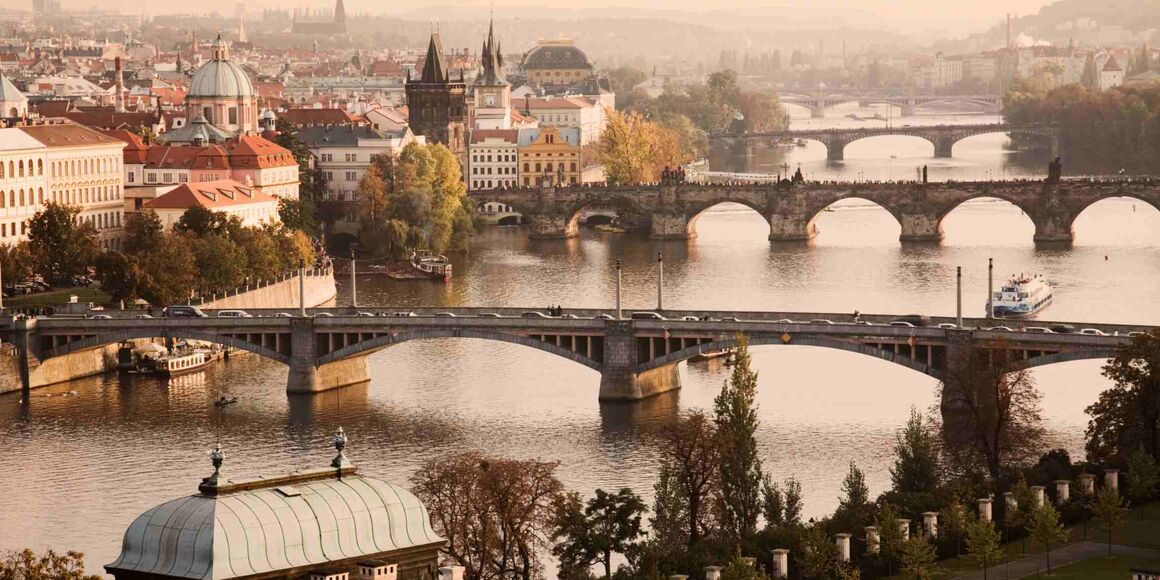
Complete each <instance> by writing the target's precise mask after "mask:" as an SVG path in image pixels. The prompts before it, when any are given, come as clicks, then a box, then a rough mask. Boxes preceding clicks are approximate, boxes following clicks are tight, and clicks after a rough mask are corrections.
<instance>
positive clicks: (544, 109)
mask: <svg viewBox="0 0 1160 580" xmlns="http://www.w3.org/2000/svg"><path fill="white" fill-rule="evenodd" d="M516 104H517V105H519V104H520V103H518V102H517V103H516ZM523 105H524V114H526V115H530V116H531V117H534V118H535V119H536V121H537V122H538V123H539V126H540V127H559V128H568V127H575V128H578V129H580V144H581V145H587V144H589V143H595V142H597V141H599V140H600V134H601V133H603V132H604V125H605V124H606V118H605V116H604V106H602V105H601V103H600V102H598V101H596V100H594V99H590V98H588V97H546V98H534V97H526V98H525V99H524V102H523Z"/></svg>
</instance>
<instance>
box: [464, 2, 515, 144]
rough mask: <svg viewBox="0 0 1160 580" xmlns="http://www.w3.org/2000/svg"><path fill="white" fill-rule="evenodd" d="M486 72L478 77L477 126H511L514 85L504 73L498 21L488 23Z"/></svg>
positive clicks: (485, 53) (483, 53) (485, 47)
mask: <svg viewBox="0 0 1160 580" xmlns="http://www.w3.org/2000/svg"><path fill="white" fill-rule="evenodd" d="M480 54H481V55H482V59H481V60H482V62H481V64H482V69H483V72H482V73H481V74H480V75H479V76H478V77H477V78H476V79H475V86H474V87H473V96H474V99H475V128H476V129H511V127H512V103H511V101H512V85H511V83H509V82H508V81H507V79H505V78H504V75H503V54H502V52H501V51H500V46H499V43H498V42H496V40H495V23H494V21H493V22H491V23H489V24H488V27H487V42H485V43H484V44H483V51H482V52H481V53H480Z"/></svg>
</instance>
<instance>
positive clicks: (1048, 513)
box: [1026, 501, 1068, 574]
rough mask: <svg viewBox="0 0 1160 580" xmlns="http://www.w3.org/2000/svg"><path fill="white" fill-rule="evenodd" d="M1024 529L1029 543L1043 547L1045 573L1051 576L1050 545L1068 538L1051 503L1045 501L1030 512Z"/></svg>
mask: <svg viewBox="0 0 1160 580" xmlns="http://www.w3.org/2000/svg"><path fill="white" fill-rule="evenodd" d="M1026 527H1027V534H1028V535H1029V536H1030V537H1031V542H1032V543H1035V544H1042V545H1043V548H1044V550H1045V551H1046V557H1047V573H1048V574H1051V545H1052V544H1058V543H1060V542H1063V541H1065V540H1067V538H1068V534H1067V530H1066V529H1064V527H1063V524H1061V523H1060V522H1059V512H1058V511H1056V509H1055V506H1053V505H1051V502H1046V501H1045V502H1043V503H1042V504H1041V505H1039V506H1038V507H1036V508H1035V509H1034V510H1033V511H1032V512H1031V518H1030V519H1029V520H1028V521H1027V526H1026Z"/></svg>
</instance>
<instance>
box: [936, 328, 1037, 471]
mask: <svg viewBox="0 0 1160 580" xmlns="http://www.w3.org/2000/svg"><path fill="white" fill-rule="evenodd" d="M1015 363H1016V360H1015V351H1013V350H1009V349H1007V348H1003V346H1002V345H1000V346H999V347H998V348H996V349H993V350H987V349H982V348H971V349H969V350H968V351H966V352H965V353H963V354H962V355H961V356H960V357H959V360H958V361H957V363H956V365H955V366H954V367H953V370H952V371H951V372H950V376H948V377H947V379H946V381H945V383H944V384H943V385H942V389H941V394H942V400H941V406H942V409H943V421H942V443H943V449H944V451H945V452H946V454H947V456H948V457H949V458H950V459H951V461H952V462H953V463H954V464H955V465H957V466H958V467H959V468H960V469H961V470H963V471H965V472H969V473H980V472H981V473H985V474H987V475H988V476H990V477H991V478H993V479H1000V478H1002V477H1003V476H1004V475H1005V474H1007V473H1008V470H1009V469H1011V468H1012V467H1014V466H1017V465H1023V464H1025V463H1027V462H1028V461H1030V460H1032V459H1033V458H1035V457H1037V456H1038V455H1039V453H1040V450H1041V449H1042V448H1043V441H1044V428H1043V425H1042V417H1041V416H1040V405H1039V401H1040V394H1039V390H1038V389H1037V388H1036V386H1035V380H1034V378H1033V377H1032V376H1031V373H1030V372H1029V371H1028V370H1027V369H1023V368H1019V367H1017V366H1016V365H1015Z"/></svg>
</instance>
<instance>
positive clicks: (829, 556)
mask: <svg viewBox="0 0 1160 580" xmlns="http://www.w3.org/2000/svg"><path fill="white" fill-rule="evenodd" d="M839 555H840V554H839V553H838V545H837V544H836V543H834V541H833V540H832V539H830V537H829V535H827V534H826V529H825V528H824V527H823V526H821V525H819V524H814V525H812V526H810V527H809V528H807V529H806V531H805V535H804V536H803V537H802V559H801V563H802V573H803V574H805V575H806V576H808V577H810V578H833V577H836V576H837V575H838V569H839V567H840V564H839Z"/></svg>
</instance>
